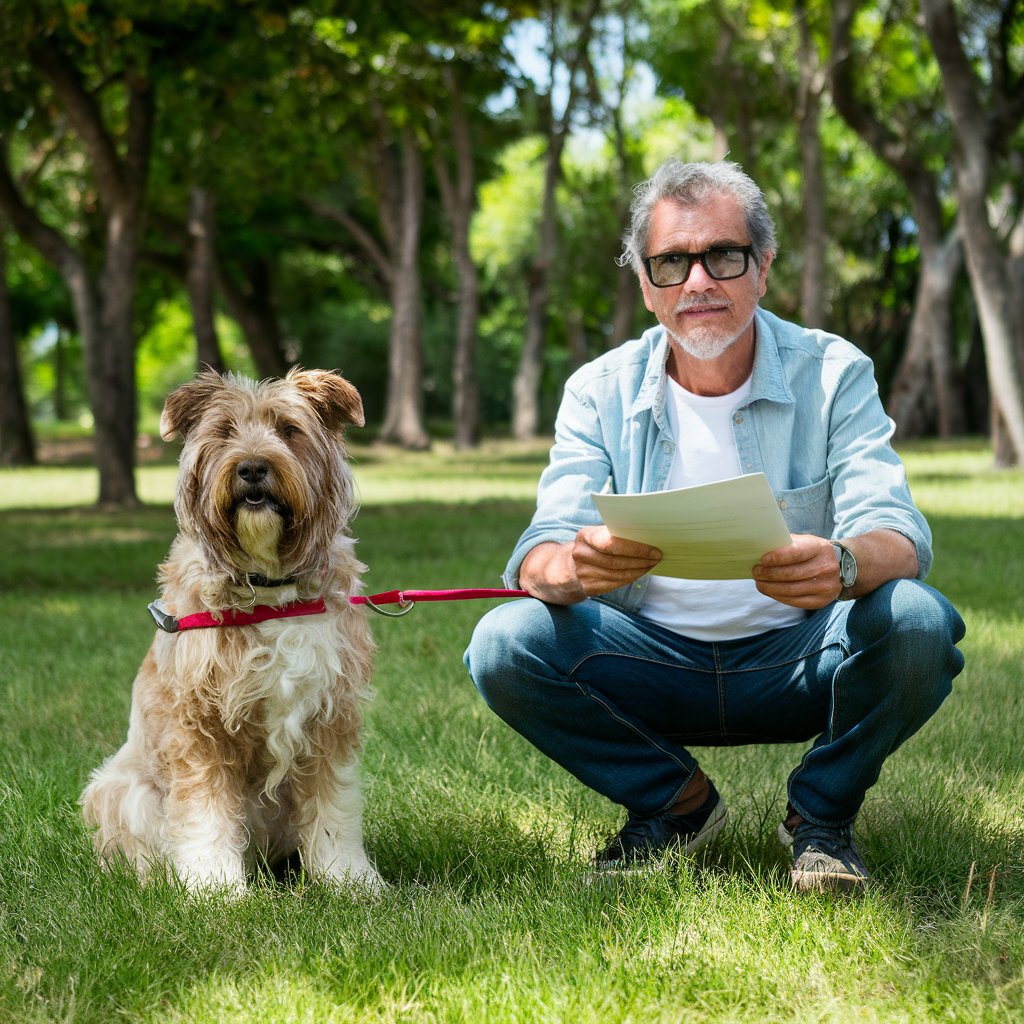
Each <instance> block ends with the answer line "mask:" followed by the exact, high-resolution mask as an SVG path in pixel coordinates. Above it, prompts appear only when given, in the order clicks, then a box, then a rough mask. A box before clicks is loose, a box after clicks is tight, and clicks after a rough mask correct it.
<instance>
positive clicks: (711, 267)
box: [643, 245, 754, 288]
mask: <svg viewBox="0 0 1024 1024" xmlns="http://www.w3.org/2000/svg"><path fill="white" fill-rule="evenodd" d="M753 251H754V247H753V246H751V245H723V246H718V247H717V248H714V249H708V250H707V251H706V252H663V253H662V254H661V255H660V256H645V257H644V259H643V264H644V267H645V269H646V270H647V279H648V280H649V281H650V282H651V284H653V285H654V287H655V288H671V287H673V286H674V285H680V284H683V283H685V281H686V279H687V278H688V277H689V276H690V271H691V270H693V265H694V263H699V264H700V265H701V266H702V267H703V268H704V272H705V273H706V274H707V275H708V277H710V278H712V279H713V280H715V281H731V280H732V279H733V278H734V277H742V276H743V275H744V274H745V273H746V272H747V267H748V266H749V265H750V254H751V253H752V252H753Z"/></svg>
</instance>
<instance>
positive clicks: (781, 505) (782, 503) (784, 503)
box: [779, 498, 789, 509]
mask: <svg viewBox="0 0 1024 1024" xmlns="http://www.w3.org/2000/svg"><path fill="white" fill-rule="evenodd" d="M779 508H782V509H786V508H789V502H788V501H786V499H785V498H782V499H781V500H780V501H779Z"/></svg>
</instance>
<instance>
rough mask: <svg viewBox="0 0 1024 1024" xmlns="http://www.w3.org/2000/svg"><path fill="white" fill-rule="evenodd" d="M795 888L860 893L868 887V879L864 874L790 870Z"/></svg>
mask: <svg viewBox="0 0 1024 1024" xmlns="http://www.w3.org/2000/svg"><path fill="white" fill-rule="evenodd" d="M790 878H792V880H793V888H794V889H795V890H796V891H797V892H834V893H851V894H852V893H860V892H863V891H864V890H865V889H866V888H867V884H868V880H867V879H866V878H865V877H864V876H863V875H852V874H847V873H845V872H838V871H829V872H824V871H796V870H793V871H791V872H790Z"/></svg>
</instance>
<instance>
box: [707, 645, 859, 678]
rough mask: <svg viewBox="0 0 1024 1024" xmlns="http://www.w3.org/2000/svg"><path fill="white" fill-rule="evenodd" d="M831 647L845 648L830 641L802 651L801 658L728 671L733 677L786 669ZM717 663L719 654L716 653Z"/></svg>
mask: <svg viewBox="0 0 1024 1024" xmlns="http://www.w3.org/2000/svg"><path fill="white" fill-rule="evenodd" d="M830 647H843V648H844V650H845V646H844V644H842V643H841V642H840V641H839V640H830V641H829V642H828V643H827V644H822V645H821V647H815V648H814V649H813V650H810V651H802V652H801V653H800V655H799V657H795V658H789V659H787V660H786V661H773V662H771V663H770V664H766V665H751V666H748V667H743V668H730V669H728V670H727V671H728V672H730V673H732V674H733V675H737V676H739V675H747V674H748V673H750V672H770V671H772V670H773V669H777V668H785V667H786V666H787V665H795V664H796V663H797V662H800V661H806V660H807V659H808V658H813V657H814V656H815V655H816V654H821V652H822V651H827V650H828V649H829V648H830ZM716 662H717V653H716Z"/></svg>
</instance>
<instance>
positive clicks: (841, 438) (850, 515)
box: [828, 359, 932, 579]
mask: <svg viewBox="0 0 1024 1024" xmlns="http://www.w3.org/2000/svg"><path fill="white" fill-rule="evenodd" d="M894 429H895V426H894V424H893V422H892V420H891V419H890V418H889V417H888V416H887V415H886V413H885V410H884V409H883V407H882V403H881V400H880V399H879V396H878V387H877V385H876V383H875V379H874V373H873V368H872V365H871V362H870V360H868V359H858V360H856V361H854V362H851V363H849V364H848V365H847V366H846V368H845V369H844V371H843V374H842V377H841V379H840V380H839V382H838V387H837V388H836V391H835V395H834V400H833V403H832V408H831V411H830V424H829V442H828V470H829V476H830V478H831V484H832V487H831V490H832V501H833V505H834V521H835V526H834V531H833V537H834V538H835V539H837V540H841V539H842V538H844V537H854V536H857V535H858V534H862V533H867V532H868V531H870V530H894V531H895V532H897V533H901V534H903V536H905V537H906V538H907V539H908V540H910V541H911V542H912V543H913V545H914V548H915V549H916V551H917V564H918V569H917V575H918V578H919V579H924V578H925V576H926V575H927V574H928V572H929V570H930V569H931V565H932V538H931V530H930V529H929V527H928V522H927V520H926V519H925V517H924V516H923V515H922V514H921V512H920V511H919V510H918V508H917V507H916V506H915V505H914V501H913V499H912V497H911V495H910V485H909V484H908V482H907V474H906V470H905V469H904V466H903V463H902V462H901V461H900V459H899V456H898V455H897V454H896V452H895V451H894V450H893V448H892V444H891V440H892V435H893V431H894Z"/></svg>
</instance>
